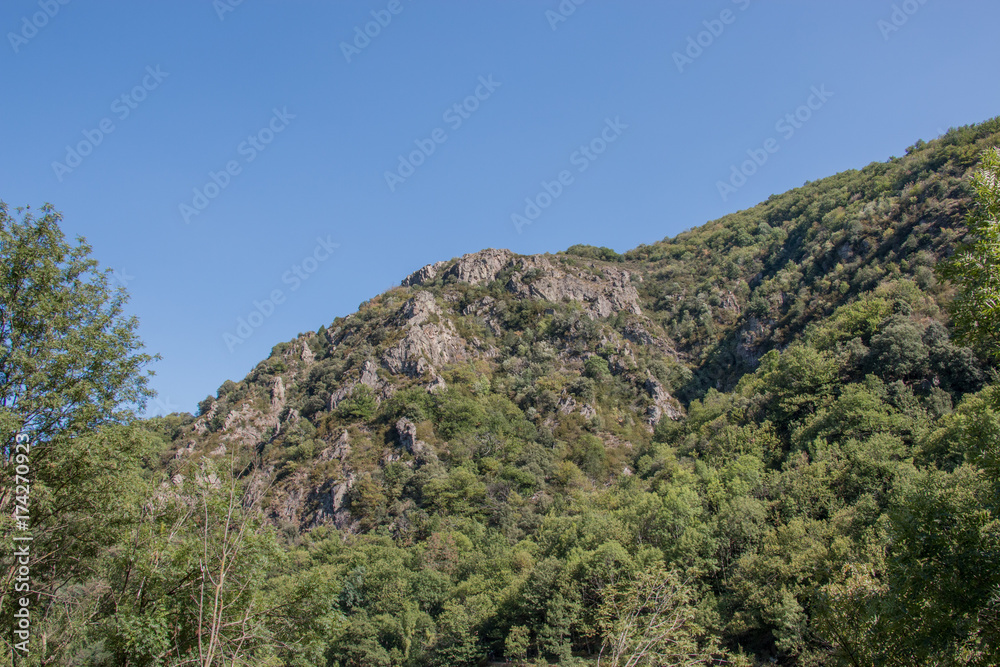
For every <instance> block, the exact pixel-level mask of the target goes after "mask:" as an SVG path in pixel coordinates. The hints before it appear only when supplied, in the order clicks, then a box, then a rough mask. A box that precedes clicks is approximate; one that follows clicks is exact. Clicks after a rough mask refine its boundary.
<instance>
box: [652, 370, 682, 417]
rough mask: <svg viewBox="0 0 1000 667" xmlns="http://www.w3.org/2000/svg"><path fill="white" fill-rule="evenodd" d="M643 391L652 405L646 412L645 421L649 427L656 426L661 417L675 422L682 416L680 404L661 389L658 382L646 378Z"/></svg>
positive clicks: (654, 379) (661, 386)
mask: <svg viewBox="0 0 1000 667" xmlns="http://www.w3.org/2000/svg"><path fill="white" fill-rule="evenodd" d="M645 389H646V392H647V393H648V394H649V396H650V398H652V399H653V404H652V405H651V406H649V408H648V409H647V410H646V421H647V423H649V425H650V426H656V425H657V424H658V423H659V422H660V420H661V419H662V418H663V417H668V418H669V419H672V420H674V421H677V420H678V419H680V418H681V417H683V416H684V413H683V412H682V411H681V405H680V403H679V402H678V401H677V399H676V398H674V397H673V396H671V395H670V392H668V391H667V390H666V389H664V388H663V385H662V384H660V382H659V380H657V379H656V378H654V377H649V378H647V379H646V384H645Z"/></svg>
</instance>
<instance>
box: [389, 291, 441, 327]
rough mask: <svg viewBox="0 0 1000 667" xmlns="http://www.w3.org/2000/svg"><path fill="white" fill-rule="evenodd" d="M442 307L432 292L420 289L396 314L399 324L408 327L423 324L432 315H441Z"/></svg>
mask: <svg viewBox="0 0 1000 667" xmlns="http://www.w3.org/2000/svg"><path fill="white" fill-rule="evenodd" d="M440 314H441V309H440V308H439V307H438V305H437V302H436V301H435V300H434V295H433V294H431V293H430V292H425V291H420V292H417V293H416V294H414V295H413V298H412V299H410V300H409V301H407V302H406V303H404V304H403V307H402V308H400V309H399V313H398V314H397V316H396V322H397V324H400V325H402V326H406V327H412V326H417V325H420V324H423V323H424V322H426V321H427V320H428V318H430V317H431V316H432V315H440Z"/></svg>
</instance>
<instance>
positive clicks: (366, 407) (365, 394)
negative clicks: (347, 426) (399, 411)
mask: <svg viewBox="0 0 1000 667" xmlns="http://www.w3.org/2000/svg"><path fill="white" fill-rule="evenodd" d="M377 409H378V402H377V401H376V400H375V395H374V394H373V393H372V390H371V389H369V388H368V387H367V386H365V385H363V384H361V385H358V386H356V387H355V388H354V391H353V392H352V393H351V395H350V397H349V398H347V399H345V400H344V401H343V402H342V403H341V404H340V414H341V415H342V416H343V417H344V418H345V419H352V420H353V419H360V420H361V421H368V420H369V419H371V418H372V417H374V416H375V411H376V410H377Z"/></svg>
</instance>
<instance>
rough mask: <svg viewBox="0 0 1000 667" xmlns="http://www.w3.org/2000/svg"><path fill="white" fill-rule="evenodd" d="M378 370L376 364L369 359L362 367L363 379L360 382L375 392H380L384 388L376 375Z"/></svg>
mask: <svg viewBox="0 0 1000 667" xmlns="http://www.w3.org/2000/svg"><path fill="white" fill-rule="evenodd" d="M377 368H378V367H377V366H375V362H373V361H372V360H371V359H369V360H368V361H366V362H365V364H364V366H362V367H361V379H360V380H359V382H360V383H361V384H363V385H365V386H366V387H368V388H369V389H371V390H372V391H375V392H378V391H379V390H380V389H381V388H382V387H381V384H382V383H381V382H380V381H379V379H378V374H377V373H376V370H377Z"/></svg>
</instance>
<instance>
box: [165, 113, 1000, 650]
mask: <svg viewBox="0 0 1000 667" xmlns="http://www.w3.org/2000/svg"><path fill="white" fill-rule="evenodd" d="M998 140H1000V119H994V120H992V121H989V122H986V123H983V124H981V125H976V126H968V127H963V128H959V129H953V130H951V131H949V132H948V133H947V134H946V135H944V136H942V137H940V138H939V139H936V140H933V141H931V142H927V143H925V142H918V143H917V144H915V145H914V146H911V147H910V148H909V149H907V152H906V155H905V156H904V157H900V158H892V159H890V160H889V161H887V162H880V163H873V164H870V165H868V166H867V167H865V168H863V169H861V170H852V171H847V172H843V173H840V174H837V175H835V176H831V177H829V178H825V179H822V180H819V181H814V182H810V183H806V184H805V185H803V186H802V187H800V188H796V189H795V190H792V191H790V192H787V193H784V194H781V195H775V196H772V197H770V198H769V199H768V200H767V201H766V202H763V203H761V204H759V205H757V206H755V207H753V208H750V209H747V210H744V211H740V212H738V213H734V214H732V215H728V216H725V217H723V218H721V219H719V220H715V221H712V222H709V223H707V224H705V225H703V226H701V227H697V228H694V229H691V230H689V231H686V232H684V233H681V234H679V235H677V236H676V237H673V238H666V239H663V240H662V241H658V242H655V243H651V244H650V245H642V246H639V247H638V248H635V249H633V250H630V251H628V252H625V253H621V254H619V253H617V252H615V251H613V250H610V249H608V248H596V247H593V246H584V245H575V246H571V247H569V248H568V249H567V250H566V251H565V252H560V253H557V254H554V255H551V254H545V255H518V254H515V253H512V252H510V251H509V250H503V249H488V250H482V251H479V252H474V253H470V254H467V255H463V256H462V257H459V258H455V259H451V260H448V261H439V262H436V263H433V264H428V265H427V266H425V267H423V268H421V269H419V270H418V271H416V272H414V273H412V274H411V275H409V276H407V277H405V278H404V279H402V281H401V283H400V286H399V287H396V288H393V289H390V290H388V291H386V292H384V293H383V294H380V295H378V296H375V297H373V298H372V299H371V300H369V301H366V302H364V303H362V304H361V305H360V306H359V308H358V310H357V312H356V313H353V314H351V315H349V316H347V317H342V318H337V319H335V320H334V321H332V322H330V323H328V324H325V325H324V326H321V327H320V328H319V329H318V330H317V331H315V332H310V333H306V334H300V335H299V336H298V337H297V338H295V339H294V340H291V341H288V342H285V343H280V344H278V345H276V346H275V347H274V348H273V350H272V351H271V355H270V356H269V357H268V358H267V359H265V360H263V361H261V362H260V363H259V364H258V365H257V366H256V367H255V368H254V369H253V371H252V372H251V373H249V374H248V375H247V376H246V377H245V378H243V379H242V380H240V381H238V382H234V381H226V382H225V383H224V384H223V385H222V386H221V387H220V388H219V390H218V392H217V393H216V395H215V396H210V397H207V398H206V399H205V400H204V401H202V402H201V403H200V405H199V414H198V415H197V416H189V415H188V416H185V415H171V416H168V417H166V418H160V419H155V420H151V422H150V428H152V429H154V430H156V431H157V432H158V433H159V434H160V437H161V440H162V443H163V447H162V455H161V458H160V460H159V462H158V463H157V464H156V465H155V466H154V467H155V468H156V470H158V471H163V472H164V473H165V475H166V477H167V478H169V480H170V481H168V482H165V483H164V486H163V489H165V490H169V489H170V488H176V489H180V488H181V487H182V486H183V485H184V483H185V480H190V479H193V478H197V477H199V476H203V475H205V474H207V473H206V470H208V468H209V467H211V466H213V465H224V466H232V467H234V468H236V469H239V470H243V471H244V475H245V476H246V477H247V478H248V479H251V480H255V481H254V482H253V483H255V484H259V485H261V487H262V488H264V487H266V493H264V495H263V501H262V506H263V507H264V510H265V513H266V516H267V518H268V522H269V523H270V524H272V525H274V526H276V527H277V528H278V529H279V530H280V532H281V534H282V535H283V540H284V541H285V544H286V548H287V549H288V550H289V551H290V552H291V553H294V554H296V555H295V558H296V559H297V561H296V562H297V563H299V565H298V566H297V567H299V568H300V569H302V570H306V569H308V568H310V567H315V566H317V565H318V564H320V563H322V564H323V565H325V566H333V568H334V571H335V573H336V574H335V576H336V577H337V578H338V581H340V582H341V587H340V591H341V592H340V597H339V598H338V603H337V604H338V605H339V607H338V609H339V610H340V613H341V614H342V621H343V627H342V628H341V630H340V633H341V634H339V635H336V636H337V639H335V640H331V643H330V647H329V649H328V653H327V655H328V656H332V657H328V659H329V660H330V661H331V662H330V664H342V665H347V664H475V662H476V661H477V660H479V659H481V658H484V657H486V656H493V657H494V658H499V657H500V656H501V655H507V656H508V657H511V656H515V657H516V656H517V655H518V654H520V653H523V654H527V655H532V656H534V655H541V656H546V657H548V658H551V659H555V660H559V664H571V663H572V660H574V659H575V658H573V657H572V656H573V655H578V656H579V655H583V656H588V655H593V654H595V653H596V652H597V651H598V650H599V649H600V647H601V640H600V638H599V632H598V631H599V630H600V629H601V628H603V627H605V626H604V625H602V623H606V622H609V621H608V620H607V619H608V618H609V617H608V616H607V613H608V612H607V609H608V606H607V605H608V604H611V602H614V601H615V600H618V599H619V598H616V597H614V596H609V594H608V591H612V590H614V591H618V592H621V593H622V595H626V594H632V595H633V596H634V595H638V591H639V590H640V589H638V588H636V587H638V586H639V583H635V584H634V586H633V588H628V586H624V584H623V583H622V582H641V581H642V579H641V576H639V574H637V573H641V572H644V571H647V572H648V571H650V568H653V567H654V565H655V566H656V567H661V566H662V567H666V568H668V570H669V572H667V573H666V574H664V575H663V577H661V578H660V579H658V580H657V581H675V579H671V577H674V576H675V575H674V574H670V572H673V573H680V574H677V575H676V577H677V578H676V581H675V583H676V588H675V589H672V590H674V598H671V599H675V600H676V601H678V602H677V604H678V607H677V609H681V610H687V611H685V612H684V613H685V614H688V615H686V616H684V615H683V614H682V616H683V618H684V619H686V620H685V621H684V624H681V625H678V627H679V628H681V630H678V632H680V633H681V635H683V636H684V637H686V639H685V641H688V643H689V648H690V647H693V648H691V651H693V652H694V653H697V652H698V651H701V652H702V653H703V654H704V655H709V654H711V655H716V656H721V655H723V652H724V651H735V652H738V651H744V652H746V654H747V655H748V656H752V657H753V658H754V659H756V660H769V659H774V660H777V661H779V662H781V663H784V664H832V662H833V661H834V660H836V659H837V657H836V656H837V655H844V652H845V651H848V652H849V650H850V647H851V646H853V645H852V644H851V642H852V641H856V642H858V643H860V644H866V642H868V643H870V644H872V645H876V644H878V643H879V642H882V641H884V640H885V638H886V637H893V636H895V635H893V634H892V633H893V632H896V631H897V630H898V626H896V625H893V623H902V622H903V621H902V620H900V619H902V618H904V616H902V615H901V616H899V617H898V618H897V617H894V616H892V613H897V614H903V612H902V611H900V609H901V607H899V606H892V604H890V602H892V600H889V598H886V597H885V595H883V594H884V592H885V590H887V589H886V588H885V587H886V586H889V582H891V581H896V580H895V579H893V578H892V577H894V576H897V575H898V576H899V577H903V575H902V574H899V573H900V572H902V570H899V569H898V568H900V567H902V565H900V562H901V561H900V562H897V561H894V560H893V559H894V558H896V559H897V560H898V559H899V558H903V556H901V555H900V554H901V553H903V552H901V551H899V550H896V551H893V548H890V547H889V546H888V545H890V544H891V545H897V546H898V545H900V544H904V543H905V540H906V539H907V534H905V530H904V528H905V526H906V525H909V524H906V522H905V521H903V519H901V518H900V515H899V512H900V511H901V510H900V509H899V508H900V507H909V506H910V505H907V504H906V503H915V502H917V501H916V500H915V499H916V498H918V497H919V498H923V497H924V496H921V495H920V494H921V493H923V492H922V491H920V489H924V490H925V491H926V489H928V488H931V487H933V488H936V489H938V490H939V491H940V493H939V495H941V494H944V493H945V491H946V490H947V489H952V488H953V487H954V486H955V484H957V482H955V479H957V478H954V479H953V478H952V477H948V475H962V474H972V473H966V472H961V470H962V468H961V466H962V465H963V462H968V461H971V460H972V459H971V458H970V457H972V454H971V453H970V452H971V451H972V450H971V449H968V448H967V449H965V450H963V449H961V448H960V447H958V446H957V445H954V446H953V445H949V444H947V443H948V442H951V441H950V440H949V439H948V438H950V437H951V436H949V435H947V434H948V433H952V431H954V429H960V430H961V428H965V426H963V425H965V424H966V421H963V420H968V419H971V418H972V416H971V415H977V414H980V413H983V414H985V413H984V412H983V411H984V410H985V411H987V412H988V411H990V410H1000V406H997V405H996V404H995V403H991V401H994V402H995V401H997V400H998V399H1000V396H998V392H996V390H995V389H993V388H991V387H992V386H991V385H990V384H989V383H990V381H991V380H990V378H991V377H992V378H994V379H993V381H994V382H995V378H996V375H995V373H996V371H995V369H994V368H993V367H992V366H991V365H990V363H989V362H988V360H987V358H986V356H985V355H984V354H983V353H982V351H981V350H973V349H970V348H967V347H963V346H961V345H959V344H957V343H956V342H954V341H952V340H951V336H950V333H949V330H948V318H947V311H946V306H947V304H948V302H949V301H950V300H951V298H952V296H953V293H954V286H952V285H950V284H947V283H944V282H942V281H940V280H939V278H938V277H937V276H936V274H935V271H934V268H935V266H936V264H938V263H939V262H940V261H941V260H942V259H944V258H946V257H947V256H949V255H950V254H951V252H952V251H953V250H954V248H955V246H956V244H957V242H959V241H960V240H961V239H962V238H963V236H964V234H965V216H966V214H967V212H968V210H969V209H970V206H971V204H972V197H973V190H972V188H971V186H970V175H971V173H972V171H973V170H974V169H975V168H976V166H977V164H978V161H979V157H980V155H981V153H982V151H983V150H984V149H985V148H988V147H991V146H996V145H998V143H1000V141H998ZM991 373H993V374H994V375H992V376H991V375H990V374H991ZM991 392H992V393H991ZM970 406H972V407H970ZM984 406H986V407H984ZM988 406H993V407H988ZM987 408H988V409H987ZM989 414H991V415H992V414H993V412H989ZM948 429H952V431H949V430H948ZM962 432H963V433H965V431H962ZM955 437H957V436H955ZM963 437H965V436H963ZM969 437H971V436H969ZM963 442H964V441H963ZM970 447H971V446H970ZM977 479H978V478H977ZM928 480H930V481H928ZM978 483H979V482H976V484H978ZM934 484H937V486H934ZM949 484H951V485H952V486H948V485H949ZM969 484H970V485H971V486H966V487H962V488H965V489H966V490H968V493H971V494H973V496H975V497H977V498H978V497H980V496H978V495H976V494H978V493H980V491H979V490H977V489H979V488H980V487H978V486H976V485H975V484H972V483H971V482H970V483H969ZM983 484H986V482H983ZM921 485H923V486H921ZM927 485H931V486H927ZM983 488H986V487H983ZM925 495H926V493H925ZM927 497H930V496H927ZM935 497H936V496H935ZM942 497H943V496H942ZM928 502H929V501H928ZM956 502H957V501H956ZM977 502H978V501H977ZM954 511H955V512H958V511H959V510H958V509H954ZM918 514H919V513H918V512H917V511H916V510H913V511H912V512H911V515H910V518H911V519H912V520H913V521H916V520H917V519H915V518H913V517H916V516H918ZM956 516H957V515H956ZM993 521H994V523H996V518H995V517H994V519H993ZM955 525H956V526H959V525H963V524H961V521H958V520H956V524H955ZM984 525H985V524H984ZM980 528H982V530H987V532H988V531H989V530H995V526H994V527H993V528H988V527H982V526H980ZM969 530H972V528H969ZM894 531H895V532H894ZM918 532H919V531H918ZM977 534H978V533H977ZM984 534H985V533H984ZM963 535H964V533H963ZM990 535H993V533H990ZM970 539H971V538H970ZM983 539H985V538H983ZM990 539H993V538H990ZM977 544H978V543H977ZM990 544H991V545H993V546H990V547H989V548H990V549H993V548H995V544H994V543H993V542H990ZM977 548H978V547H977ZM904 552H905V549H904ZM906 553H909V552H906ZM983 553H985V552H983ZM989 553H991V554H995V553H996V552H995V551H990V552H989ZM904 555H905V554H904ZM910 555H911V556H912V557H913V558H918V559H919V558H920V557H921V556H918V555H913V554H910ZM991 557H992V556H991ZM657 564H659V565H657ZM894 567H896V568H897V569H895V570H894V569H893V568H894ZM928 567H929V566H928ZM931 571H932V569H928V570H926V571H925V574H927V573H929V572H931ZM967 574H968V573H967ZM866 576H867V577H868V579H865V577H866ZM904 578H905V577H904ZM907 581H909V580H907ZM970 582H975V585H976V587H978V588H981V589H982V590H981V591H980V592H979V593H976V592H975V591H973V590H972V589H970V588H969V586H970V585H971V583H970ZM998 583H1000V581H997V576H996V574H995V573H994V574H988V573H985V574H984V573H982V572H978V571H977V572H976V573H973V574H968V576H967V577H966V583H965V584H962V585H961V586H960V588H962V591H964V593H963V595H966V597H965V598H963V604H965V605H966V606H968V607H969V608H975V609H987V607H988V604H987V602H986V601H984V598H982V596H983V595H987V596H988V594H989V593H990V591H991V590H992V589H991V588H990V587H991V586H994V585H996V584H998ZM630 585H633V584H630ZM900 585H903V584H900ZM615 586H619V588H615ZM609 587H610V588H609ZM852 587H853V588H852ZM880 595H882V597H879V596H880ZM852 596H853V597H852ZM626 597H627V595H626ZM883 598H884V599H883ZM973 598H974V600H973ZM623 599H624V598H623ZM935 599H936V598H935ZM684 600H686V602H685V603H684V604H681V602H683V601H684ZM877 600H883V602H884V603H885V604H886V605H888V606H886V607H885V610H884V613H883V614H882V615H881V616H880V617H879V618H877V619H875V620H874V621H866V623H868V624H867V625H865V624H864V623H860V622H854V621H851V620H850V619H855V620H856V619H857V618H860V617H861V616H863V614H861V612H860V611H859V610H860V609H861V608H862V607H864V604H869V605H871V604H875V601H877ZM885 600H889V601H888V602H885ZM623 604H624V603H623ZM880 604H881V603H880ZM893 604H895V603H893ZM928 604H929V603H928ZM685 605H686V606H685ZM838 605H839V606H838ZM852 605H854V606H852ZM976 605H978V606H976ZM675 611H676V610H675ZM646 612H648V609H647V610H646ZM646 612H644V613H646ZM688 612H689V613H688ZM932 612H933V610H931V611H928V613H927V615H928V618H929V619H930V618H931V616H933V613H932ZM677 613H680V612H677ZM852 613H853V614H855V616H851V614H852ZM983 613H985V612H983ZM602 614H603V615H602ZM615 618H620V617H615ZM678 618H680V617H678ZM984 618H987V617H985V616H982V614H980V615H979V616H976V615H975V614H972V615H971V616H969V615H967V616H965V617H962V618H961V619H958V620H955V621H945V620H942V619H941V618H936V617H934V618H933V619H932V620H933V623H932V622H931V620H928V625H927V626H926V627H923V628H917V629H915V630H914V636H919V637H925V636H927V637H935V636H938V637H946V639H947V641H951V638H954V637H959V638H960V639H961V640H962V641H966V644H963V646H966V648H968V651H973V653H974V649H975V647H974V646H972V644H969V642H973V643H974V641H980V644H979V646H980V647H981V646H982V645H983V643H982V642H983V641H987V645H988V637H989V635H988V632H986V630H984V628H985V627H986V626H988V623H987V621H985V620H983V619H984ZM990 618H992V617H990ZM934 623H937V625H934ZM949 623H950V624H949ZM984 624H985V625H984ZM847 627H849V628H850V629H851V631H852V632H854V633H855V635H854V639H851V637H848V636H847V635H849V634H850V633H845V632H846V631H845V630H844V629H845V628H847ZM921 632H923V633H924V634H920V633H921ZM685 633H686V634H685ZM865 633H868V634H865ZM880 633H881V634H880ZM977 633H978V634H977ZM845 637H846V638H845ZM859 637H860V638H859ZM983 637H986V638H987V639H986V640H984V639H983ZM941 641H945V640H941ZM955 641H958V640H955ZM686 645H688V644H686ZM952 645H953V644H948V646H952ZM970 646H971V647H972V648H969V647H970ZM927 647H929V648H927ZM925 648H926V649H927V651H932V650H934V651H936V650H941V651H944V650H951V649H950V648H947V649H946V648H940V647H939V646H938V645H937V644H935V643H934V641H931V640H928V642H927V643H926V646H925ZM522 649H523V650H522ZM872 650H873V651H874V650H875V649H872ZM914 650H917V649H914ZM838 652H839V653H838ZM873 655H874V654H873ZM921 655H923V656H924V657H925V658H926V657H927V656H930V655H938V654H933V653H924V654H921ZM942 655H943V654H942ZM970 655H971V653H970ZM984 655H987V654H984ZM734 656H735V657H734ZM731 659H732V660H735V661H737V662H738V660H739V659H743V658H739V656H738V655H736V653H733V654H732V655H731ZM747 659H749V658H747ZM928 659H929V658H928ZM986 659H987V660H988V659H989V657H988V655H987V658H986ZM872 660H876V658H872ZM904 662H905V661H904ZM746 664H751V663H749V662H747V663H746ZM854 664H861V663H854ZM982 664H987V663H982Z"/></svg>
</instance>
